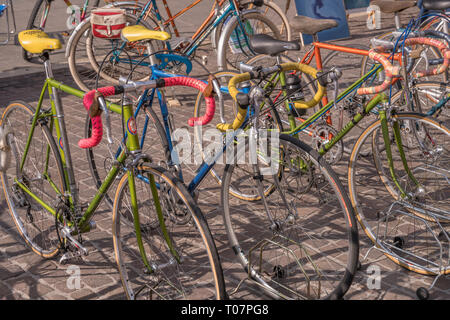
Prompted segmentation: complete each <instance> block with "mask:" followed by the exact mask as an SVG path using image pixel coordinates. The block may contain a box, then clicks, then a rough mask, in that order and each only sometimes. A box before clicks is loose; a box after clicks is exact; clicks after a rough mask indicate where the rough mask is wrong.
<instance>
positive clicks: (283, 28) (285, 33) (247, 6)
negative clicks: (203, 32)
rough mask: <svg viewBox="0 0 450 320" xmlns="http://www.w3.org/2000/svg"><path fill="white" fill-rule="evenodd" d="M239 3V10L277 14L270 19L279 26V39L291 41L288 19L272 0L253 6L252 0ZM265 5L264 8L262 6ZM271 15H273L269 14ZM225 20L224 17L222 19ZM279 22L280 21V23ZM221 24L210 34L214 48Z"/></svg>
mask: <svg viewBox="0 0 450 320" xmlns="http://www.w3.org/2000/svg"><path fill="white" fill-rule="evenodd" d="M239 5H240V10H252V9H253V10H255V9H256V10H259V11H260V13H262V14H264V15H266V16H267V13H268V12H269V10H270V12H273V15H275V16H277V18H274V19H273V20H272V21H273V22H274V23H275V24H276V25H279V26H280V27H279V28H280V35H281V39H282V40H286V41H291V40H292V31H291V27H290V25H289V20H288V18H287V17H286V15H285V14H284V12H283V10H282V9H281V8H280V7H279V6H278V5H277V4H275V3H273V2H272V1H267V0H264V3H263V4H262V6H261V7H254V6H253V1H251V0H250V1H240V2H239ZM264 7H265V8H264ZM271 17H273V16H271ZM224 20H225V21H226V19H224ZM280 22H281V23H280ZM223 26H224V23H223V22H222V23H220V24H219V25H218V26H217V27H216V29H215V31H214V34H213V35H212V37H211V38H212V40H215V42H214V41H211V42H212V43H213V47H214V49H216V50H217V46H218V42H219V39H220V35H221V34H222V30H223Z"/></svg>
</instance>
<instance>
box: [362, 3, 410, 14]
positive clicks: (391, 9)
mask: <svg viewBox="0 0 450 320" xmlns="http://www.w3.org/2000/svg"><path fill="white" fill-rule="evenodd" d="M370 4H371V5H376V6H378V7H379V8H380V10H381V12H383V13H395V12H400V11H403V10H405V9H408V8H411V7H414V6H415V5H416V4H417V1H403V0H402V1H395V0H374V1H370Z"/></svg>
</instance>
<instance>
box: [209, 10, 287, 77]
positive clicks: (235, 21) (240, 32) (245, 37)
mask: <svg viewBox="0 0 450 320" xmlns="http://www.w3.org/2000/svg"><path fill="white" fill-rule="evenodd" d="M223 32H224V33H223V34H222V36H221V37H220V40H219V44H218V48H217V50H218V51H217V65H218V67H219V70H225V69H229V70H239V63H240V62H242V61H247V60H249V59H250V58H251V57H253V56H255V55H257V53H256V52H254V51H253V50H252V49H251V46H250V37H251V36H252V35H255V34H267V35H269V36H271V37H273V38H275V39H281V35H280V32H279V30H278V27H277V26H276V25H275V24H274V23H273V22H272V21H271V20H270V19H269V18H268V17H266V16H264V15H262V14H261V13H258V12H247V13H244V14H242V15H241V16H240V17H239V18H234V17H233V18H231V19H230V20H229V21H228V22H227V23H226V24H225V25H224V26H223Z"/></svg>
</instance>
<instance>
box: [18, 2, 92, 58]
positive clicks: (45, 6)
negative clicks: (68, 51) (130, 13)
mask: <svg viewBox="0 0 450 320" xmlns="http://www.w3.org/2000/svg"><path fill="white" fill-rule="evenodd" d="M60 2H61V3H60ZM99 2H100V0H87V1H86V0H72V1H71V4H72V8H73V9H74V10H71V9H70V8H69V7H68V6H67V5H66V4H64V3H62V1H55V0H36V2H35V4H34V7H33V10H32V11H31V14H30V17H29V18H28V23H27V28H26V29H25V30H31V29H40V30H42V31H50V32H56V33H58V34H59V35H60V36H61V35H63V36H67V35H68V34H69V33H70V32H71V30H72V29H74V28H75V27H76V26H77V25H78V24H79V23H80V22H81V21H80V12H81V11H82V10H83V8H84V5H88V6H87V12H90V11H91V10H92V8H95V7H98V5H99ZM55 5H56V7H55ZM52 8H53V9H52ZM65 10H66V11H65ZM64 11H65V12H64ZM64 14H67V20H66V23H65V24H61V23H56V22H55V20H58V21H61V15H64ZM57 17H58V19H57ZM22 56H23V58H24V59H25V60H26V61H30V60H31V58H32V56H33V55H32V54H31V53H29V52H28V51H26V50H24V49H22Z"/></svg>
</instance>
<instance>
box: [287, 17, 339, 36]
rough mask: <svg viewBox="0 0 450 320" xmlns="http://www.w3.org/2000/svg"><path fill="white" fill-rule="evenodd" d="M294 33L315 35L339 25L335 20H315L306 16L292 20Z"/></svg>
mask: <svg viewBox="0 0 450 320" xmlns="http://www.w3.org/2000/svg"><path fill="white" fill-rule="evenodd" d="M290 25H291V28H292V30H293V31H296V32H301V33H304V34H309V35H314V34H316V33H318V32H320V31H323V30H328V29H331V28H334V27H337V25H338V23H337V21H336V20H333V19H314V18H310V17H306V16H295V17H293V18H292V19H291V23H290Z"/></svg>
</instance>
